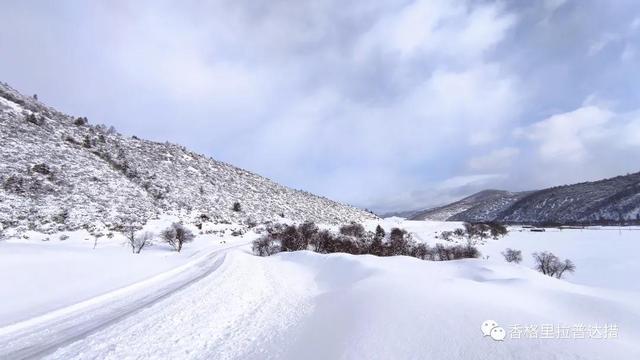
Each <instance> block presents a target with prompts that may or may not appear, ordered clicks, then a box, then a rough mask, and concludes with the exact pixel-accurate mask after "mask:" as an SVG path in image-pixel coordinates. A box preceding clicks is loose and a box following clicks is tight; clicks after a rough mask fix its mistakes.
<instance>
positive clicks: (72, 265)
mask: <svg viewBox="0 0 640 360" xmlns="http://www.w3.org/2000/svg"><path fill="white" fill-rule="evenodd" d="M171 220H173V219H172V218H171V217H165V218H163V219H160V220H155V221H152V222H150V223H149V224H148V225H147V226H145V228H144V230H143V231H152V232H154V233H156V234H158V233H159V232H160V231H161V229H164V228H165V227H166V226H167V225H168V224H170V223H171ZM227 227H228V225H227ZM60 235H67V236H69V239H67V240H64V241H61V240H60ZM27 236H29V239H24V238H22V239H11V240H8V241H0V269H1V270H2V271H0V283H2V284H3V286H2V287H0V298H2V299H3V304H2V305H3V306H1V307H0V326H3V325H7V324H10V323H14V322H17V321H20V320H25V319H28V318H31V317H34V316H38V315H41V314H44V313H47V312H50V311H53V310H56V309H59V308H62V307H65V306H69V305H72V304H75V303H78V302H81V301H84V300H86V299H90V298H92V297H95V296H98V295H101V294H104V293H107V292H110V291H113V290H116V289H118V288H121V287H125V286H127V285H130V284H134V283H137V282H140V281H143V280H145V279H148V278H150V277H152V276H154V275H157V274H160V273H163V272H166V271H169V270H171V269H174V268H176V267H178V266H180V265H183V264H185V263H187V262H188V261H190V260H192V259H193V257H195V256H198V255H201V254H204V253H208V252H212V251H215V250H218V249H221V248H224V247H228V246H231V245H236V244H246V243H249V242H250V241H251V240H252V239H253V238H254V237H255V234H246V235H245V236H242V237H232V236H228V235H225V236H224V237H220V236H218V235H201V236H199V237H198V239H197V240H196V241H195V242H194V243H191V244H187V245H186V246H185V247H184V249H183V251H182V252H181V253H177V252H175V251H173V250H172V249H170V248H169V247H168V245H166V244H162V243H160V242H158V241H156V243H155V244H154V245H152V246H150V247H148V248H145V250H143V252H142V253H141V254H133V253H132V252H131V250H130V248H129V245H128V244H127V243H126V240H125V239H124V238H123V236H122V235H119V234H117V235H116V236H114V238H113V239H107V238H106V237H105V238H101V239H100V240H99V241H98V244H97V246H96V248H95V249H94V238H93V237H92V236H89V234H88V233H87V232H86V231H76V232H66V233H60V234H55V235H46V234H40V233H36V232H29V233H27ZM43 239H49V240H48V241H43Z"/></svg>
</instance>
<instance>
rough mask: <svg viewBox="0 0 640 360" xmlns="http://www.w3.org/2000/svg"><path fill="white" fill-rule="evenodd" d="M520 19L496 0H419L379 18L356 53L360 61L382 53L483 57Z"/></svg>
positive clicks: (471, 59) (460, 58)
mask: <svg viewBox="0 0 640 360" xmlns="http://www.w3.org/2000/svg"><path fill="white" fill-rule="evenodd" d="M515 23H516V17H515V16H514V15H513V14H512V13H508V12H505V11H504V10H503V9H502V7H501V6H500V5H499V4H496V3H487V4H483V5H479V6H474V7H470V6H468V5H467V4H465V3H464V2H460V1H444V0H437V1H433V0H431V1H430V0H418V1H413V2H409V3H408V4H407V5H406V6H405V7H403V8H402V9H401V10H400V11H399V12H397V13H395V14H393V15H391V16H389V17H384V18H382V19H381V20H380V21H378V22H377V23H376V25H375V26H374V27H373V28H372V29H371V30H370V31H369V32H368V33H367V34H365V36H364V37H363V38H362V40H361V42H360V44H359V45H358V48H357V50H356V54H357V57H358V58H359V59H362V58H366V57H368V56H371V53H372V52H375V51H382V52H386V53H393V52H396V53H398V54H399V55H400V56H401V57H403V58H410V57H414V56H429V55H432V56H447V57H449V58H451V60H455V61H477V60H478V59H481V58H482V56H483V55H484V54H485V52H486V51H488V50H490V49H492V48H493V47H494V46H495V45H496V44H497V43H499V42H500V41H502V40H503V39H504V37H505V36H506V33H507V31H508V30H509V29H510V28H511V27H512V26H513V25H514V24H515Z"/></svg>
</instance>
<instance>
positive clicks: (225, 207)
mask: <svg viewBox="0 0 640 360" xmlns="http://www.w3.org/2000/svg"><path fill="white" fill-rule="evenodd" d="M0 126H1V127H2V133H1V134H0V156H1V159H2V160H0V224H2V227H4V228H8V227H18V228H21V229H23V230H39V231H44V232H53V231H60V230H74V229H80V228H90V229H94V228H95V227H96V226H97V227H106V228H110V229H111V228H114V227H117V226H118V225H121V224H122V223H123V222H124V221H128V220H126V219H133V220H135V221H136V222H140V223H143V222H145V221H147V220H149V219H152V218H156V217H157V216H159V215H160V214H174V215H177V216H178V217H180V218H181V219H183V220H185V221H191V222H198V221H203V220H211V221H217V222H247V223H254V222H265V221H274V220H277V219H279V218H282V217H286V218H288V219H292V220H295V221H304V220H313V221H316V222H324V223H332V224H338V223H346V222H349V221H363V220H366V219H375V218H377V217H376V216H375V215H373V214H371V213H368V212H366V211H364V210H361V209H357V208H355V207H352V206H349V205H345V204H341V203H338V202H335V201H332V200H329V199H327V198H324V197H321V196H317V195H313V194H311V193H309V192H306V191H302V190H295V189H291V188H288V187H286V186H282V185H280V184H277V183H276V182H274V181H272V180H270V179H267V178H265V177H263V176H260V175H257V174H254V173H251V172H249V171H247V170H244V169H241V168H238V167H235V166H233V165H230V164H227V163H224V162H220V161H217V160H214V159H212V158H210V157H207V156H204V155H201V154H197V153H195V152H192V151H189V150H188V149H187V148H186V147H184V146H181V145H177V144H171V143H169V142H164V143H162V142H155V141H149V140H144V139H140V138H137V137H135V136H132V137H125V136H123V135H121V134H118V133H117V132H116V131H115V129H113V128H107V127H106V126H104V125H90V124H89V123H88V120H87V119H86V118H82V117H79V118H76V117H73V116H69V115H66V114H64V113H62V112H60V111H57V110H56V109H54V108H52V107H49V106H46V105H45V104H43V103H41V102H39V101H37V100H36V99H35V98H34V97H27V96H24V95H22V94H20V93H19V92H18V91H16V90H14V89H13V88H11V87H10V86H9V85H7V84H3V83H0ZM236 202H238V203H239V206H238V207H239V208H237V209H235V210H234V208H235V207H236V205H235V203H236ZM236 210H239V211H236ZM95 224H98V225H95Z"/></svg>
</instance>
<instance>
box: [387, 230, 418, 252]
mask: <svg viewBox="0 0 640 360" xmlns="http://www.w3.org/2000/svg"><path fill="white" fill-rule="evenodd" d="M412 241H413V240H412V238H411V235H410V234H409V233H408V232H407V230H404V229H400V228H393V229H391V232H389V243H388V247H389V255H409V254H410V251H411V246H412Z"/></svg>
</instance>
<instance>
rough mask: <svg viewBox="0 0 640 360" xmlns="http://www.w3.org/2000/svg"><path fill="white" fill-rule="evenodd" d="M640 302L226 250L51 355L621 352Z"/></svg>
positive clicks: (494, 268) (404, 268)
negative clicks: (488, 332) (529, 328)
mask: <svg viewBox="0 0 640 360" xmlns="http://www.w3.org/2000/svg"><path fill="white" fill-rule="evenodd" d="M627 300H631V299H630V298H627ZM633 300H634V301H635V300H640V298H638V297H636V298H634V299H633ZM639 304H640V302H635V303H634V302H632V301H619V300H618V299H616V296H615V294H613V293H609V292H607V291H603V290H594V289H592V288H589V287H585V286H581V285H575V284H571V283H568V282H566V281H562V280H557V279H553V278H549V277H546V276H543V275H541V274H539V273H537V272H534V271H533V270H530V269H528V268H526V267H523V266H518V265H512V264H507V263H503V262H497V261H491V260H480V259H474V260H460V261H450V262H428V261H420V260H417V259H413V258H407V257H394V258H378V257H374V256H352V255H346V254H331V255H319V254H315V253H311V252H296V253H282V254H279V255H276V256H272V257H269V258H259V257H255V256H252V255H250V254H247V253H243V252H240V251H234V252H232V253H229V254H228V255H227V256H226V258H225V262H224V264H223V265H222V266H220V268H219V269H218V270H217V271H216V272H214V273H213V274H211V275H210V276H208V277H207V278H204V279H203V280H201V282H199V283H198V286H191V287H189V288H187V289H184V290H183V291H181V292H180V293H177V294H175V295H174V296H172V297H170V298H167V299H165V300H162V301H160V302H158V303H156V304H155V305H153V306H151V307H149V308H146V309H144V310H142V311H141V312H139V313H137V314H135V315H133V316H131V317H129V318H127V319H124V320H123V321H121V322H118V323H116V324H114V325H113V326H110V327H108V328H105V329H104V330H101V331H99V332H97V333H94V334H93V335H90V336H88V337H86V338H84V339H82V340H80V341H77V342H75V343H73V344H71V345H69V346H66V347H64V348H61V349H59V350H58V351H57V352H55V353H53V354H51V356H50V358H52V359H53V358H77V357H85V358H86V357H89V358H92V357H100V358H106V359H123V358H140V357H141V358H189V359H203V358H216V359H269V358H278V359H299V358H305V359H310V358H311V359H334V358H346V359H391V358H393V359H410V358H413V359H416V358H434V359H471V358H473V359H492V360H494V359H511V358H518V359H541V358H558V359H567V358H580V359H601V358H620V359H632V358H637V357H638V356H640V305H639ZM487 319H492V320H495V321H497V322H498V323H499V324H500V325H501V326H503V327H504V328H505V330H507V332H509V331H510V330H509V329H510V327H511V326H516V325H538V326H540V325H542V324H560V325H563V326H564V325H566V326H573V325H574V324H575V325H577V324H585V325H586V324H588V325H594V326H603V325H605V324H615V325H616V326H617V329H619V332H618V333H617V334H616V335H617V336H616V337H615V338H608V339H588V338H587V339H558V338H553V339H513V338H508V339H506V340H504V341H494V340H492V339H490V338H488V337H483V336H482V333H481V331H480V325H481V324H482V322H484V321H485V320H487ZM177 329H179V331H178V330H177Z"/></svg>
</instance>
